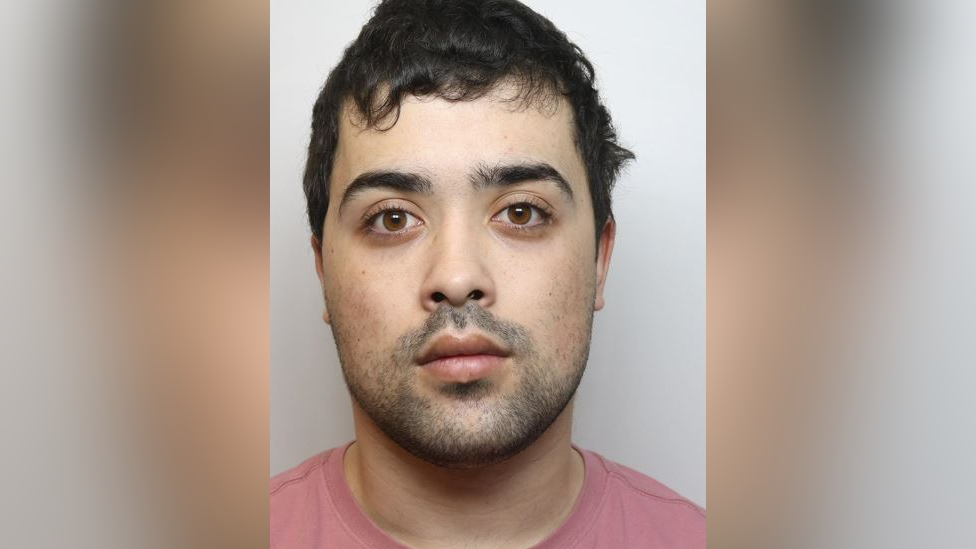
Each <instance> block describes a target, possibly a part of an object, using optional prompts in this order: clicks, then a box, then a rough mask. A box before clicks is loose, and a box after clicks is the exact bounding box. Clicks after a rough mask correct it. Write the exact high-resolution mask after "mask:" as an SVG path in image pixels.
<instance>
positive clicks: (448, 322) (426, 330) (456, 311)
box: [396, 303, 534, 363]
mask: <svg viewBox="0 0 976 549" xmlns="http://www.w3.org/2000/svg"><path fill="white" fill-rule="evenodd" d="M469 324H470V325H472V326H475V327H476V328H478V329H479V330H480V331H482V332H484V333H485V334H488V335H491V336H494V337H496V338H497V339H499V340H500V341H502V342H503V343H504V344H505V346H506V347H508V348H509V349H510V350H511V351H512V354H514V355H518V354H522V355H524V354H529V353H532V352H534V345H533V343H532V339H531V338H530V337H529V332H528V330H526V329H525V327H523V326H522V325H520V324H518V323H516V322H512V321H508V320H503V319H500V318H498V317H496V316H495V315H494V314H492V313H491V312H489V311H486V310H485V309H483V308H481V307H479V306H477V305H475V304H474V303H468V304H466V305H465V306H464V307H461V308H457V307H452V306H450V305H448V304H446V303H445V304H442V305H441V306H440V307H438V308H437V310H435V311H434V312H433V313H431V315H430V316H429V317H428V318H427V320H426V321H424V323H423V325H421V326H420V327H419V328H417V329H416V330H411V331H410V332H407V333H406V334H404V335H403V336H401V337H400V339H399V341H398V344H397V353H396V355H397V358H398V362H401V363H402V362H404V361H409V360H410V358H411V357H414V356H416V355H417V354H418V353H419V352H420V350H421V349H423V348H424V347H425V346H426V345H427V343H428V342H429V341H430V340H431V339H432V338H433V337H434V336H436V335H437V334H438V332H440V331H441V330H444V329H445V328H447V327H449V326H450V327H453V328H455V329H456V330H457V331H463V330H464V329H465V328H467V327H468V325H469Z"/></svg>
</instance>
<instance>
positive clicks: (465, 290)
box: [420, 233, 495, 312]
mask: <svg viewBox="0 0 976 549" xmlns="http://www.w3.org/2000/svg"><path fill="white" fill-rule="evenodd" d="M431 251H432V254H431V257H432V260H431V263H430V270H429V271H428V273H427V277H426V279H425V281H424V283H423V287H422V288H421V291H420V297H421V300H422V301H423V306H424V309H426V310H427V311H429V312H433V311H435V310H436V309H437V308H438V307H440V306H441V305H442V304H443V303H447V304H449V305H451V306H452V307H464V306H465V305H467V304H468V303H469V302H470V303H474V304H476V305H478V306H479V307H482V308H486V307H489V306H491V305H492V303H494V301H495V285H494V282H493V280H492V277H491V273H490V272H489V271H488V268H487V265H486V264H485V261H484V254H481V253H479V250H478V248H477V246H476V237H474V236H466V235H463V234H459V233H455V234H453V235H450V236H448V235H438V237H435V239H434V242H433V244H432V250H431Z"/></svg>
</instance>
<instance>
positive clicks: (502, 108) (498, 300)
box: [271, 0, 705, 549]
mask: <svg viewBox="0 0 976 549" xmlns="http://www.w3.org/2000/svg"><path fill="white" fill-rule="evenodd" d="M312 130H313V132H312V138H311V144H310V146H309V156H308V165H307V167H306V174H305V182H304V183H305V191H306V196H307V199H308V213H309V220H310V223H311V227H312V233H313V236H312V248H313V250H314V253H315V264H316V271H317V272H318V276H319V279H320V281H321V285H322V290H323V295H324V298H325V304H326V307H325V313H324V315H323V317H324V320H325V321H326V322H327V323H328V324H329V325H330V326H331V327H332V331H333V334H334V336H335V341H336V346H337V348H338V351H339V358H340V362H341V364H342V370H343V374H344V376H345V379H346V383H347V386H348V388H349V392H350V394H351V395H352V402H353V416H354V421H355V430H356V440H355V442H353V443H351V444H349V445H346V446H344V447H341V448H336V449H333V450H331V451H328V452H325V453H323V454H320V455H319V456H316V457H314V458H312V459H310V460H308V461H307V462H305V463H304V464H302V465H300V466H298V467H297V468H295V469H293V470H291V471H287V472H285V473H283V474H281V475H279V476H277V477H275V478H274V479H272V481H271V546H272V547H273V548H275V547H279V548H284V547H317V548H332V547H343V548H346V547H371V548H374V549H380V548H401V547H412V548H417V549H440V548H459V547H465V548H482V547H484V548H492V549H499V548H502V549H506V548H511V549H515V548H528V547H534V548H569V547H576V548H595V547H607V548H631V547H642V548H677V547H681V548H694V547H704V546H705V516H704V511H703V510H702V509H700V508H698V507H697V506H695V505H694V504H692V503H690V502H689V501H687V500H685V499H683V498H681V497H680V496H678V495H677V494H675V493H674V492H672V491H670V490H668V489H667V488H665V487H664V486H662V485H660V484H659V483H657V482H656V481H654V480H652V479H650V478H648V477H646V476H644V475H641V474H640V473H637V472H635V471H633V470H630V469H627V468H625V467H623V466H620V465H618V464H615V463H612V462H610V461H608V460H606V459H604V458H602V457H601V456H599V455H597V454H595V453H592V452H588V451H585V450H582V449H579V448H577V447H575V446H573V444H572V441H571V424H572V412H573V396H574V395H575V392H576V388H577V387H578V385H579V382H580V379H581V377H582V375H583V371H584V369H585V366H586V362H587V357H588V353H589V341H590V334H591V326H592V319H593V313H594V311H596V310H599V309H601V308H602V307H603V288H604V283H605V281H606V275H607V271H608V268H609V264H610V256H611V253H612V251H613V244H614V234H615V224H614V220H613V216H612V213H611V210H610V191H611V188H612V186H613V183H614V180H615V179H616V176H617V174H618V172H619V170H620V168H621V166H622V165H623V164H624V163H625V162H626V161H628V160H630V159H632V158H633V155H632V154H631V153H630V152H629V151H627V150H626V149H624V148H622V147H621V146H619V145H618V144H617V143H616V135H615V132H614V129H613V126H612V124H611V120H610V116H609V114H608V113H607V111H606V109H605V108H604V107H603V105H602V104H601V102H600V99H599V97H598V94H597V92H596V90H595V88H594V74H593V68H592V66H591V65H590V63H589V62H588V61H587V60H586V59H585V57H583V55H582V53H581V52H580V50H579V49H578V48H577V47H576V46H575V45H573V44H572V43H570V42H569V41H568V40H567V38H566V37H565V35H564V34H563V33H562V32H560V31H559V30H558V29H556V28H555V27H554V26H553V25H552V23H550V22H549V21H548V20H546V19H545V18H543V17H541V16H540V15H538V14H536V13H534V12H533V11H531V10H530V9H528V8H527V7H525V6H523V5H521V4H519V3H518V2H515V1H510V0H501V1H497V0H496V1H480V0H459V1H445V0H426V1H424V0H387V1H385V2H382V3H381V4H380V5H379V6H378V7H377V9H376V11H375V13H374V15H373V18H372V19H371V20H370V21H369V22H368V23H367V24H366V26H365V27H364V28H363V30H362V32H361V34H360V35H359V37H358V39H357V40H356V41H355V42H354V43H353V44H352V45H351V46H350V47H349V48H348V49H347V50H346V52H345V55H344V57H343V59H342V61H340V63H339V65H338V66H337V67H336V68H335V69H334V70H333V72H332V73H331V75H330V76H329V78H328V80H327V82H326V85H325V87H324V88H323V90H322V93H321V95H320V97H319V99H318V101H317V103H316V105H315V108H314V113H313V128H312Z"/></svg>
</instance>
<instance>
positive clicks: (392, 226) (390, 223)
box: [383, 212, 406, 231]
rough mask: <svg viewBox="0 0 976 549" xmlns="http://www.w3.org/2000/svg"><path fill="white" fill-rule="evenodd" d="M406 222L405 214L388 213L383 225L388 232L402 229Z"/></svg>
mask: <svg viewBox="0 0 976 549" xmlns="http://www.w3.org/2000/svg"><path fill="white" fill-rule="evenodd" d="M405 221H406V220H405V218H404V215H403V212H386V215H385V216H384V217H383V225H384V226H385V227H386V229H387V230H388V231H396V230H399V229H402V228H403V224H404V223H405Z"/></svg>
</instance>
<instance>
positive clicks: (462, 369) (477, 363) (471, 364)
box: [423, 355, 505, 383]
mask: <svg viewBox="0 0 976 549" xmlns="http://www.w3.org/2000/svg"><path fill="white" fill-rule="evenodd" d="M504 361H505V358H504V357H500V356H494V355H469V356H451V357H445V358H439V359H437V360H435V361H433V362H428V363H427V364H424V365H423V368H424V370H426V371H427V372H428V373H430V374H431V375H433V376H434V377H436V378H437V379H439V380H441V381H446V382H448V383H470V382H472V381H476V380H479V379H482V378H485V377H488V376H489V375H491V373H492V372H494V371H495V370H497V369H498V368H499V367H500V366H501V365H502V362H504Z"/></svg>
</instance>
